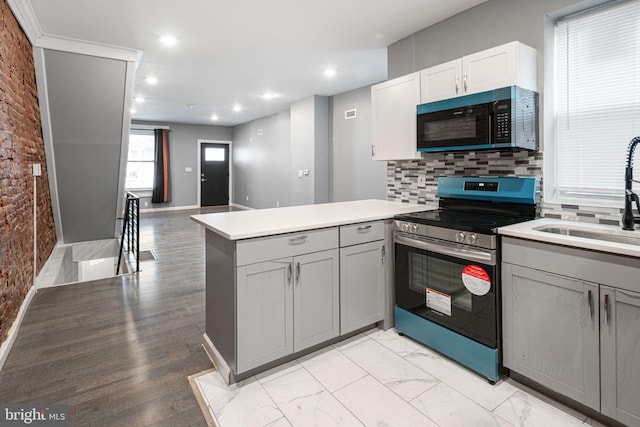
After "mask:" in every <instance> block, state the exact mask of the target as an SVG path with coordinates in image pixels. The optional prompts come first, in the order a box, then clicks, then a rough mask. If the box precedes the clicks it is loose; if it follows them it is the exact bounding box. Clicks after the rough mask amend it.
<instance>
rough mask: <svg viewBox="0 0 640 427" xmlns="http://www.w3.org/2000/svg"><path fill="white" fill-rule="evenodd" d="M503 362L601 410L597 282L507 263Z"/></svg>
mask: <svg viewBox="0 0 640 427" xmlns="http://www.w3.org/2000/svg"><path fill="white" fill-rule="evenodd" d="M502 272H503V281H502V285H503V286H502V292H503V301H504V313H505V315H504V318H503V334H504V364H505V366H507V367H509V368H510V369H513V370H515V371H516V372H518V373H520V374H522V375H525V376H527V377H529V378H531V379H533V380H534V381H537V382H539V383H541V384H543V385H545V386H546V387H548V388H550V389H552V390H554V391H557V392H559V393H562V394H563V395H565V396H568V397H570V398H572V399H574V400H576V401H578V402H581V403H583V404H585V405H587V406H589V407H591V408H593V409H596V410H598V409H599V406H600V371H599V369H600V367H599V322H598V309H597V307H596V306H595V304H597V298H598V297H597V296H598V286H597V285H595V284H592V283H587V282H583V281H581V280H577V279H571V278H568V277H563V276H558V275H555V274H549V273H546V272H542V271H539V270H534V269H532V268H526V267H521V266H518V265H512V264H503V270H502Z"/></svg>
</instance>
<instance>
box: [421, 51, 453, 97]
mask: <svg viewBox="0 0 640 427" xmlns="http://www.w3.org/2000/svg"><path fill="white" fill-rule="evenodd" d="M420 89H421V92H420V102H421V103H424V102H429V101H437V100H439V99H447V98H454V97H456V96H460V95H462V59H454V60H453V61H449V62H445V63H444V64H440V65H436V66H434V67H430V68H427V69H426V70H422V71H420Z"/></svg>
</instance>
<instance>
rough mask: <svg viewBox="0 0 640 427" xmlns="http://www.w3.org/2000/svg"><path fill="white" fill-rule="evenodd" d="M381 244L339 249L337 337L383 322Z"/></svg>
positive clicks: (382, 243)
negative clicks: (338, 318)
mask: <svg viewBox="0 0 640 427" xmlns="http://www.w3.org/2000/svg"><path fill="white" fill-rule="evenodd" d="M384 252H385V245H384V240H378V241H375V242H369V243H363V244H360V245H354V246H348V247H344V248H340V333H341V334H346V333H349V332H352V331H355V330H356V329H359V328H362V327H364V326H367V325H371V324H373V323H375V322H378V321H380V320H382V319H383V318H384V301H385V299H384V298H385V295H384V291H385V279H386V276H385V268H384V267H385V253H384Z"/></svg>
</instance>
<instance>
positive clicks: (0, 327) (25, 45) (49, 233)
mask: <svg viewBox="0 0 640 427" xmlns="http://www.w3.org/2000/svg"><path fill="white" fill-rule="evenodd" d="M34 163H40V164H41V165H42V176H40V177H38V178H37V194H38V196H37V218H38V224H37V232H38V234H37V241H38V270H40V269H41V268H42V266H43V265H44V263H45V261H46V260H47V259H48V258H49V255H50V254H51V251H52V250H53V247H54V246H55V244H56V234H55V227H54V223H53V213H52V210H51V197H50V193H49V182H48V179H47V168H46V161H45V151H44V143H43V140H42V128H41V122H40V108H39V107H38V92H37V89H36V78H35V69H34V64H33V51H32V47H31V44H30V43H29V40H28V39H27V37H26V35H25V34H24V32H23V31H22V29H21V28H20V25H19V24H18V22H17V21H16V19H15V17H14V15H13V13H12V12H11V9H10V8H9V6H8V5H7V2H6V1H5V0H0V343H1V342H4V340H5V339H6V338H7V333H8V331H9V328H11V325H12V324H13V321H14V320H15V318H16V315H17V313H18V310H19V309H20V305H21V304H22V302H23V301H24V299H25V296H26V295H27V292H28V291H29V289H30V287H31V286H32V284H33V176H32V173H31V171H32V167H31V165H32V164H34Z"/></svg>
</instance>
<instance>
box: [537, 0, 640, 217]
mask: <svg viewBox="0 0 640 427" xmlns="http://www.w3.org/2000/svg"><path fill="white" fill-rule="evenodd" d="M639 22H640V1H615V2H609V3H607V4H605V5H602V6H599V7H597V8H592V9H590V10H586V11H583V12H580V13H575V14H572V15H570V16H567V17H564V18H561V19H559V20H558V21H557V22H556V24H555V58H554V59H555V62H554V67H555V73H554V74H555V75H554V87H553V91H552V92H553V93H554V104H555V105H554V109H555V111H554V126H555V141H553V150H550V151H552V153H553V155H555V157H554V159H555V167H554V168H553V173H550V174H547V173H545V180H546V183H547V184H546V185H551V187H550V188H552V189H553V191H554V194H553V199H555V200H556V201H559V202H569V203H571V202H572V201H574V203H580V204H593V205H603V206H611V207H621V206H622V200H623V194H624V170H625V159H626V153H627V147H628V144H629V141H630V140H631V139H632V138H633V137H635V136H638V135H640V25H638V23H639ZM552 153H549V154H552Z"/></svg>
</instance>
